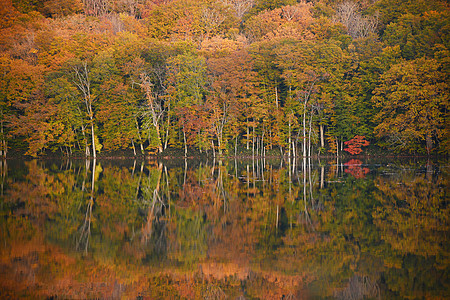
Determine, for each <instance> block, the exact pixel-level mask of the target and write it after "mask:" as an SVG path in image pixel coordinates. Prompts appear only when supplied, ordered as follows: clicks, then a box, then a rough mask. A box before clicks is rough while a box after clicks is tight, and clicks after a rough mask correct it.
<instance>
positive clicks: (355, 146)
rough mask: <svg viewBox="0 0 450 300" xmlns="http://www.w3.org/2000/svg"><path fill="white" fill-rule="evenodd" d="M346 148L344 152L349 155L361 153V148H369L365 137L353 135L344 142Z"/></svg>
mask: <svg viewBox="0 0 450 300" xmlns="http://www.w3.org/2000/svg"><path fill="white" fill-rule="evenodd" d="M344 144H345V145H346V146H347V148H344V150H345V151H347V152H348V153H350V154H351V155H355V154H359V153H361V152H362V149H361V147H365V146H369V144H370V143H369V141H367V140H366V137H365V136H363V135H355V137H354V138H352V139H351V140H349V141H346V142H344Z"/></svg>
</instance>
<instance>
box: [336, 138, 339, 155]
mask: <svg viewBox="0 0 450 300" xmlns="http://www.w3.org/2000/svg"><path fill="white" fill-rule="evenodd" d="M336 156H339V140H338V138H337V137H336Z"/></svg>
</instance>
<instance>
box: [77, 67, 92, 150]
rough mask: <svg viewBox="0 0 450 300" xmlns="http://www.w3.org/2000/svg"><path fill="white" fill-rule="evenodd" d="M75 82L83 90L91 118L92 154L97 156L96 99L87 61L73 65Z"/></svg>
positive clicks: (85, 104)
mask: <svg viewBox="0 0 450 300" xmlns="http://www.w3.org/2000/svg"><path fill="white" fill-rule="evenodd" d="M72 72H73V73H72V75H73V79H72V80H73V83H74V84H75V85H76V87H77V88H78V90H79V91H80V92H81V96H82V97H83V103H84V106H85V109H86V114H87V117H88V118H89V125H90V127H91V141H92V156H93V157H94V158H95V157H97V151H96V150H97V149H96V147H95V143H96V137H95V130H94V110H93V102H94V100H95V98H94V96H93V95H92V91H91V78H90V68H88V65H87V62H86V61H81V62H79V63H78V64H75V65H74V66H72ZM88 154H89V153H88V151H87V150H86V156H88Z"/></svg>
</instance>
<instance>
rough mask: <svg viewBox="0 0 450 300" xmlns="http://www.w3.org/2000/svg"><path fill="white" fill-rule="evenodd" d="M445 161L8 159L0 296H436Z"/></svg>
mask: <svg viewBox="0 0 450 300" xmlns="http://www.w3.org/2000/svg"><path fill="white" fill-rule="evenodd" d="M449 171H450V168H449V162H448V160H445V159H444V160H443V161H437V160H427V159H426V158H404V159H398V158H392V159H389V158H384V159H365V158H364V159H363V158H359V159H350V158H348V159H336V158H334V159H333V158H329V159H321V160H310V159H296V160H290V159H287V158H285V159H280V158H272V159H240V160H232V159H231V160H229V159H223V160H219V159H216V160H213V159H209V160H206V159H205V160H200V159H188V160H183V159H172V160H101V159H97V160H86V161H85V160H20V161H19V160H7V161H6V162H5V161H2V163H1V168H0V173H1V196H0V200H1V202H0V205H1V206H0V212H1V218H0V228H1V230H0V237H1V239H0V242H1V245H0V252H1V267H0V297H1V298H7V297H9V298H19V297H24V298H50V297H58V298H64V299H66V298H78V299H79V298H132V299H404V298H409V299H424V298H427V299H429V298H433V299H444V298H447V299H448V298H449V297H450V280H449V271H450V266H449V262H450V255H449V254H450V251H449V250H450V244H449V225H450V223H449V217H450V212H449V210H450V206H449V190H448V186H449V178H450V177H449Z"/></svg>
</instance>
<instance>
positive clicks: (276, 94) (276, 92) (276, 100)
mask: <svg viewBox="0 0 450 300" xmlns="http://www.w3.org/2000/svg"><path fill="white" fill-rule="evenodd" d="M275 106H276V109H277V110H278V88H277V87H275Z"/></svg>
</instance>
